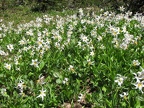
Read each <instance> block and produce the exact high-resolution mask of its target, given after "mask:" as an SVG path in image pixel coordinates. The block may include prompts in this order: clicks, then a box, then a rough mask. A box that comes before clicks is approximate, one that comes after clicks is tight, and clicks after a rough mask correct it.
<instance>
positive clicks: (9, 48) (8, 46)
mask: <svg viewBox="0 0 144 108" xmlns="http://www.w3.org/2000/svg"><path fill="white" fill-rule="evenodd" d="M7 49H8V50H9V51H10V52H11V51H12V50H13V49H14V47H13V45H12V44H9V45H7Z"/></svg>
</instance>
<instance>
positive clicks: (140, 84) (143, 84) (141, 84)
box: [134, 80, 144, 93]
mask: <svg viewBox="0 0 144 108" xmlns="http://www.w3.org/2000/svg"><path fill="white" fill-rule="evenodd" d="M134 85H135V87H136V89H139V90H140V91H141V92H142V93H143V91H142V88H143V87H144V81H140V80H137V82H136V83H135V84H134Z"/></svg>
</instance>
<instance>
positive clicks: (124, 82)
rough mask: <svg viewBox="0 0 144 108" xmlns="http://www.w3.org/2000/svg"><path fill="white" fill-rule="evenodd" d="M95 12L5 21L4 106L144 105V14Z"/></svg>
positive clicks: (0, 49) (1, 55) (0, 62)
mask: <svg viewBox="0 0 144 108" xmlns="http://www.w3.org/2000/svg"><path fill="white" fill-rule="evenodd" d="M123 10H124V8H123V7H121V8H120V11H122V13H120V14H116V13H115V12H109V11H103V10H101V13H100V14H99V15H97V14H95V12H94V11H90V12H84V11H83V9H79V12H78V13H75V14H72V15H66V16H64V17H63V16H60V15H55V16H52V15H47V14H45V15H41V17H37V18H36V19H35V20H31V21H30V22H27V23H19V24H17V25H15V24H14V25H13V23H12V22H9V23H7V24H5V19H4V20H3V19H2V20H1V22H0V25H1V26H0V87H1V89H0V90H1V94H0V103H1V104H0V107H2V108H5V107H6V108H7V107H10V108H17V107H22V108H25V107H30V108H32V107H34V108H39V107H43V108H44V107H45V108H52V107H57V108H59V107H60V108H62V107H64V108H66V107H67V108H68V107H80V108H82V107H84V108H143V105H144V95H143V92H144V90H143V87H144V32H143V30H144V29H143V28H144V17H143V16H142V15H141V14H139V13H137V14H135V15H134V16H131V12H123Z"/></svg>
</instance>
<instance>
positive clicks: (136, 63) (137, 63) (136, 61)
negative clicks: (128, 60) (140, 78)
mask: <svg viewBox="0 0 144 108" xmlns="http://www.w3.org/2000/svg"><path fill="white" fill-rule="evenodd" d="M132 63H133V65H134V66H139V65H140V62H139V61H138V60H133V62H132Z"/></svg>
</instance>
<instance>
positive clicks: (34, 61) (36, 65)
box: [30, 59, 39, 67]
mask: <svg viewBox="0 0 144 108" xmlns="http://www.w3.org/2000/svg"><path fill="white" fill-rule="evenodd" d="M38 64H39V62H38V60H37V59H35V60H32V63H31V64H30V65H32V66H34V67H39V66H38Z"/></svg>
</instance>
